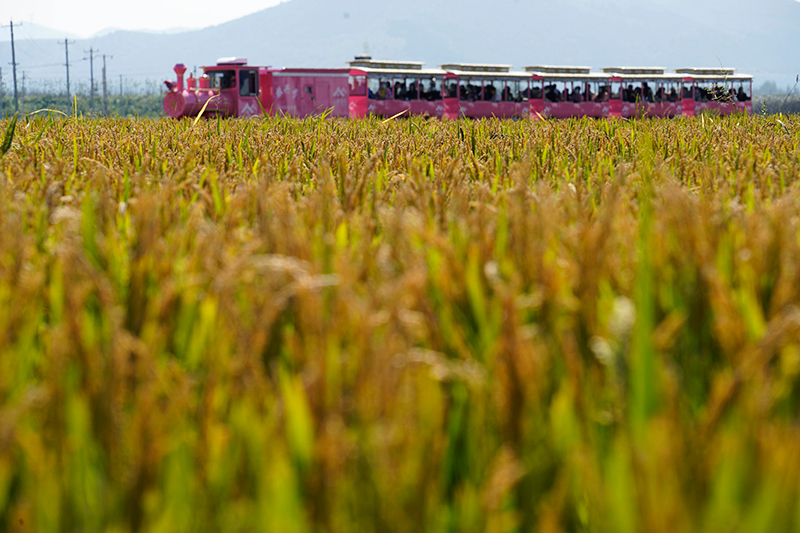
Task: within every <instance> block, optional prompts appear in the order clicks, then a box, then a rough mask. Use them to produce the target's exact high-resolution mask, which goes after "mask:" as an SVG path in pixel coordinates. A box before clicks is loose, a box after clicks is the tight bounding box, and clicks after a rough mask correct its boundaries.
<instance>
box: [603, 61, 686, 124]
mask: <svg viewBox="0 0 800 533" xmlns="http://www.w3.org/2000/svg"><path fill="white" fill-rule="evenodd" d="M603 72H604V73H605V74H607V75H609V76H611V77H612V78H613V82H612V98H611V115H612V116H620V117H623V118H631V117H642V118H645V117H655V118H672V117H676V116H678V115H682V114H683V111H684V106H685V104H686V103H690V102H691V97H690V95H689V93H688V92H687V83H689V85H690V84H691V80H688V79H687V78H686V77H685V76H683V75H681V74H678V73H667V72H666V69H663V68H657V67H607V68H604V69H603ZM689 107H691V106H689Z"/></svg>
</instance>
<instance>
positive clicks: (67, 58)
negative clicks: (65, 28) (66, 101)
mask: <svg viewBox="0 0 800 533" xmlns="http://www.w3.org/2000/svg"><path fill="white" fill-rule="evenodd" d="M64 54H65V56H66V63H64V66H65V67H67V98H69V97H70V92H69V41H68V40H67V39H64Z"/></svg>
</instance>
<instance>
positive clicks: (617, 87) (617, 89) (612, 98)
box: [608, 76, 623, 117]
mask: <svg viewBox="0 0 800 533" xmlns="http://www.w3.org/2000/svg"><path fill="white" fill-rule="evenodd" d="M609 83H610V85H611V94H610V95H609V97H608V116H609V117H621V116H622V97H623V94H622V78H619V77H617V76H614V77H612V78H610V79H609Z"/></svg>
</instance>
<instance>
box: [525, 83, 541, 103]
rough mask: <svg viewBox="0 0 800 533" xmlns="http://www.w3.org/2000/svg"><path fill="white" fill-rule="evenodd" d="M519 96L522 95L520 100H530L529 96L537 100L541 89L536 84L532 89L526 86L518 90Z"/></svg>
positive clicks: (539, 97)
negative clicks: (522, 89)
mask: <svg viewBox="0 0 800 533" xmlns="http://www.w3.org/2000/svg"><path fill="white" fill-rule="evenodd" d="M520 96H522V98H521V99H520V101H521V102H524V101H525V100H530V99H531V98H533V99H534V100H539V99H541V98H542V89H541V88H540V87H539V86H538V85H537V86H536V87H533V88H532V89H531V88H530V87H528V88H526V89H525V90H524V91H522V92H520Z"/></svg>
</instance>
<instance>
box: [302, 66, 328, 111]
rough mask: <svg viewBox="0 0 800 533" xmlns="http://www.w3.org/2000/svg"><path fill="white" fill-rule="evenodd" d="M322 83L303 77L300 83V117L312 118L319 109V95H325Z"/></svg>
mask: <svg viewBox="0 0 800 533" xmlns="http://www.w3.org/2000/svg"><path fill="white" fill-rule="evenodd" d="M321 85H322V84H321V82H320V81H319V80H317V79H315V78H312V77H310V76H303V77H302V78H301V81H300V102H299V104H300V105H299V106H298V116H300V117H303V118H305V117H310V116H311V115H313V114H314V110H315V109H316V108H317V106H318V104H317V94H325V92H324V91H322V90H320V89H322V87H321Z"/></svg>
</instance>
